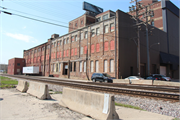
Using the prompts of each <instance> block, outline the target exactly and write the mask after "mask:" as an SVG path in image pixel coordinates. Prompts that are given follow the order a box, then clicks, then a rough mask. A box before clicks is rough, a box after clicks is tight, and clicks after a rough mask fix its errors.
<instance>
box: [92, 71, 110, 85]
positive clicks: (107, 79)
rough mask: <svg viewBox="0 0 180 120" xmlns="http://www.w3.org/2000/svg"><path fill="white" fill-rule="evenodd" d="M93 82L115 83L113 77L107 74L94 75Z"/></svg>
mask: <svg viewBox="0 0 180 120" xmlns="http://www.w3.org/2000/svg"><path fill="white" fill-rule="evenodd" d="M91 80H92V81H93V82H96V81H100V82H105V83H108V82H109V83H113V80H112V78H111V76H110V75H108V74H106V73H93V74H92V76H91Z"/></svg>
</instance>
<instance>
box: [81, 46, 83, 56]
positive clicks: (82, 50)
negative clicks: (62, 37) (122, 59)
mask: <svg viewBox="0 0 180 120" xmlns="http://www.w3.org/2000/svg"><path fill="white" fill-rule="evenodd" d="M82 54H83V47H81V55H82Z"/></svg>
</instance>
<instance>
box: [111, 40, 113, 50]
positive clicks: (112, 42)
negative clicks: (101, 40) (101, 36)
mask: <svg viewBox="0 0 180 120" xmlns="http://www.w3.org/2000/svg"><path fill="white" fill-rule="evenodd" d="M110 49H111V50H114V40H112V41H111V45H110Z"/></svg>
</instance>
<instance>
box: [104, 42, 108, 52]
mask: <svg viewBox="0 0 180 120" xmlns="http://www.w3.org/2000/svg"><path fill="white" fill-rule="evenodd" d="M104 51H108V42H105V43H104Z"/></svg>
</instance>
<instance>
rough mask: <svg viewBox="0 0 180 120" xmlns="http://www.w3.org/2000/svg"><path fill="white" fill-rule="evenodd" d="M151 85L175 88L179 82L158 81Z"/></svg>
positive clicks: (179, 84) (179, 85)
mask: <svg viewBox="0 0 180 120" xmlns="http://www.w3.org/2000/svg"><path fill="white" fill-rule="evenodd" d="M153 85H165V86H177V87H180V83H179V82H169V81H159V80H154V83H153Z"/></svg>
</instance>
